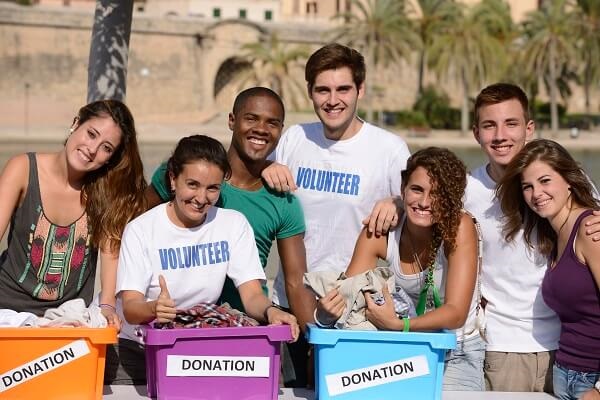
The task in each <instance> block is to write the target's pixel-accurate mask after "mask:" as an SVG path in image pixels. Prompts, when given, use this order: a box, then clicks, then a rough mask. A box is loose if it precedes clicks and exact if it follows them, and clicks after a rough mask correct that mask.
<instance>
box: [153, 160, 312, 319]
mask: <svg viewBox="0 0 600 400" xmlns="http://www.w3.org/2000/svg"><path fill="white" fill-rule="evenodd" d="M166 170H167V165H166V163H162V164H161V165H160V166H159V167H158V168H157V169H156V171H154V174H153V175H152V181H151V184H152V187H153V188H154V190H155V191H156V193H157V194H158V195H159V196H160V198H161V199H162V200H163V201H168V200H170V193H169V190H168V185H167V183H166V181H165V176H166ZM217 206H218V207H222V208H228V209H231V210H236V211H239V212H241V213H242V214H244V216H245V217H246V219H248V222H249V223H250V226H251V227H252V229H253V231H254V237H255V239H256V247H257V249H258V255H259V257H260V262H261V264H262V266H263V268H265V266H266V265H267V257H268V256H269V251H270V250H271V245H272V244H273V241H274V240H276V239H286V238H289V237H292V236H295V235H299V234H302V233H304V231H305V225H304V214H303V213H302V207H301V206H300V203H299V201H298V199H297V198H296V197H295V196H294V195H292V194H289V193H279V192H276V191H273V190H271V189H270V188H268V186H264V187H262V188H260V189H259V190H257V191H254V192H251V191H248V190H243V189H238V188H236V187H234V186H231V185H230V184H228V183H227V182H223V185H221V197H220V198H219V201H218V202H217ZM263 289H264V290H265V294H267V291H266V287H265V286H263ZM219 301H220V302H221V303H224V302H227V303H229V304H230V305H231V306H232V307H234V308H236V309H238V310H242V311H243V310H244V308H243V306H242V301H241V299H240V297H239V294H238V291H237V289H236V287H235V285H234V284H233V282H232V281H231V280H230V279H229V278H227V280H226V281H225V286H223V293H222V294H221V298H220V299H219Z"/></svg>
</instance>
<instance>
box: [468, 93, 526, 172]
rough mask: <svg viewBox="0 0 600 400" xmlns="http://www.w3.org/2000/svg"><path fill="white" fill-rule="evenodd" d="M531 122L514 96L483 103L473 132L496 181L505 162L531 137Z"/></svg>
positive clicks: (506, 163) (502, 170) (505, 164)
mask: <svg viewBox="0 0 600 400" xmlns="http://www.w3.org/2000/svg"><path fill="white" fill-rule="evenodd" d="M534 130H535V125H534V123H533V121H526V120H525V113H524V111H523V107H522V106H521V103H520V102H519V101H518V100H517V99H510V100H507V101H503V102H501V103H497V104H488V105H484V106H482V107H481V108H480V109H479V121H478V123H477V125H476V126H475V127H473V134H474V136H475V139H477V142H479V144H480V145H481V148H482V149H483V151H484V152H485V154H486V155H487V157H488V161H489V166H490V167H489V170H488V172H489V174H490V176H491V177H492V179H494V181H496V182H497V181H499V180H500V178H501V177H502V175H503V174H504V170H505V168H506V166H507V165H508V163H509V162H510V161H511V160H512V159H513V157H514V156H515V155H516V154H517V153H518V152H519V151H520V150H521V149H522V148H523V146H525V143H526V142H527V141H528V140H530V139H531V138H532V136H533V132H534Z"/></svg>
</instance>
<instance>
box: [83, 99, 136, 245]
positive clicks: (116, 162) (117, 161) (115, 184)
mask: <svg viewBox="0 0 600 400" xmlns="http://www.w3.org/2000/svg"><path fill="white" fill-rule="evenodd" d="M102 117H110V118H111V119H112V120H113V121H114V122H115V124H116V125H117V126H118V127H119V129H120V130H121V143H120V144H119V146H118V148H117V149H115V152H114V154H113V155H112V156H111V158H110V159H109V161H108V163H107V164H105V165H103V166H102V167H101V168H99V169H97V170H95V171H92V172H89V173H88V174H86V176H85V180H84V184H83V188H82V190H81V201H82V203H83V204H85V211H86V213H87V217H88V221H89V224H90V228H91V242H92V244H93V245H94V247H97V248H105V249H109V250H110V251H111V252H114V253H116V252H118V250H119V248H120V246H121V236H122V234H123V230H124V229H125V225H126V224H127V223H128V222H129V221H130V220H132V219H133V218H135V217H136V216H138V215H139V214H141V213H143V212H144V211H145V210H146V198H145V197H144V190H145V189H146V186H147V184H146V180H145V179H144V168H143V165H142V160H141V157H140V152H139V149H138V144H137V138H136V131H135V123H134V121H133V116H132V115H131V112H130V111H129V109H128V108H127V106H126V105H125V104H123V103H121V102H120V101H117V100H100V101H95V102H93V103H90V104H88V105H86V106H83V107H82V108H81V109H80V110H79V112H78V114H77V117H76V118H75V121H74V122H75V123H78V124H82V123H84V122H86V121H87V120H89V119H91V118H102Z"/></svg>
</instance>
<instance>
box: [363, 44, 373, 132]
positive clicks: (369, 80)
mask: <svg viewBox="0 0 600 400" xmlns="http://www.w3.org/2000/svg"><path fill="white" fill-rule="evenodd" d="M367 43H369V44H370V45H368V46H367V76H366V79H365V94H366V95H367V96H366V101H367V117H366V120H367V122H373V100H374V99H375V96H374V94H375V93H373V75H374V74H375V52H374V51H373V49H372V46H373V42H372V41H371V40H369V41H368V42H367Z"/></svg>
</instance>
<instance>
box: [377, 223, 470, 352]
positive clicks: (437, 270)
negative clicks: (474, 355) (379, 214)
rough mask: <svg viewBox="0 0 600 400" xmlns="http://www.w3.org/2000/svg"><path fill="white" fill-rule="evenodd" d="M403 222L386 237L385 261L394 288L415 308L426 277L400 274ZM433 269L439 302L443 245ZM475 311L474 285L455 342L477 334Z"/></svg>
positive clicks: (445, 261) (442, 286)
mask: <svg viewBox="0 0 600 400" xmlns="http://www.w3.org/2000/svg"><path fill="white" fill-rule="evenodd" d="M405 221H406V218H405V217H403V218H402V222H401V223H400V224H399V225H398V227H397V228H396V229H394V230H392V231H390V233H389V235H388V243H387V257H386V261H387V262H389V263H390V268H392V270H393V271H394V276H395V282H396V288H398V287H401V288H402V289H404V291H405V292H406V294H408V296H409V297H410V298H411V300H412V301H413V303H414V304H415V307H416V306H417V304H418V303H419V294H420V293H421V289H422V288H423V285H424V283H425V278H426V277H427V271H420V272H419V273H417V274H405V273H403V272H402V267H401V266H400V233H401V232H402V225H404V222H405ZM433 268H434V270H433V280H434V282H435V286H436V287H437V288H438V290H439V293H440V298H441V300H442V301H444V298H445V297H446V281H447V276H448V259H447V258H446V255H445V254H444V246H443V245H442V246H440V249H439V250H438V252H437V255H436V259H435V263H434V265H433ZM476 309H477V285H475V290H474V291H473V297H472V299H471V305H470V306H469V312H468V314H467V319H466V321H465V325H464V326H463V327H462V328H459V329H455V330H454V332H455V333H456V340H458V341H461V340H463V339H468V338H471V337H474V336H477V335H478V334H479V330H478V329H477V321H476V320H477V317H476V315H477V312H476Z"/></svg>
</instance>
